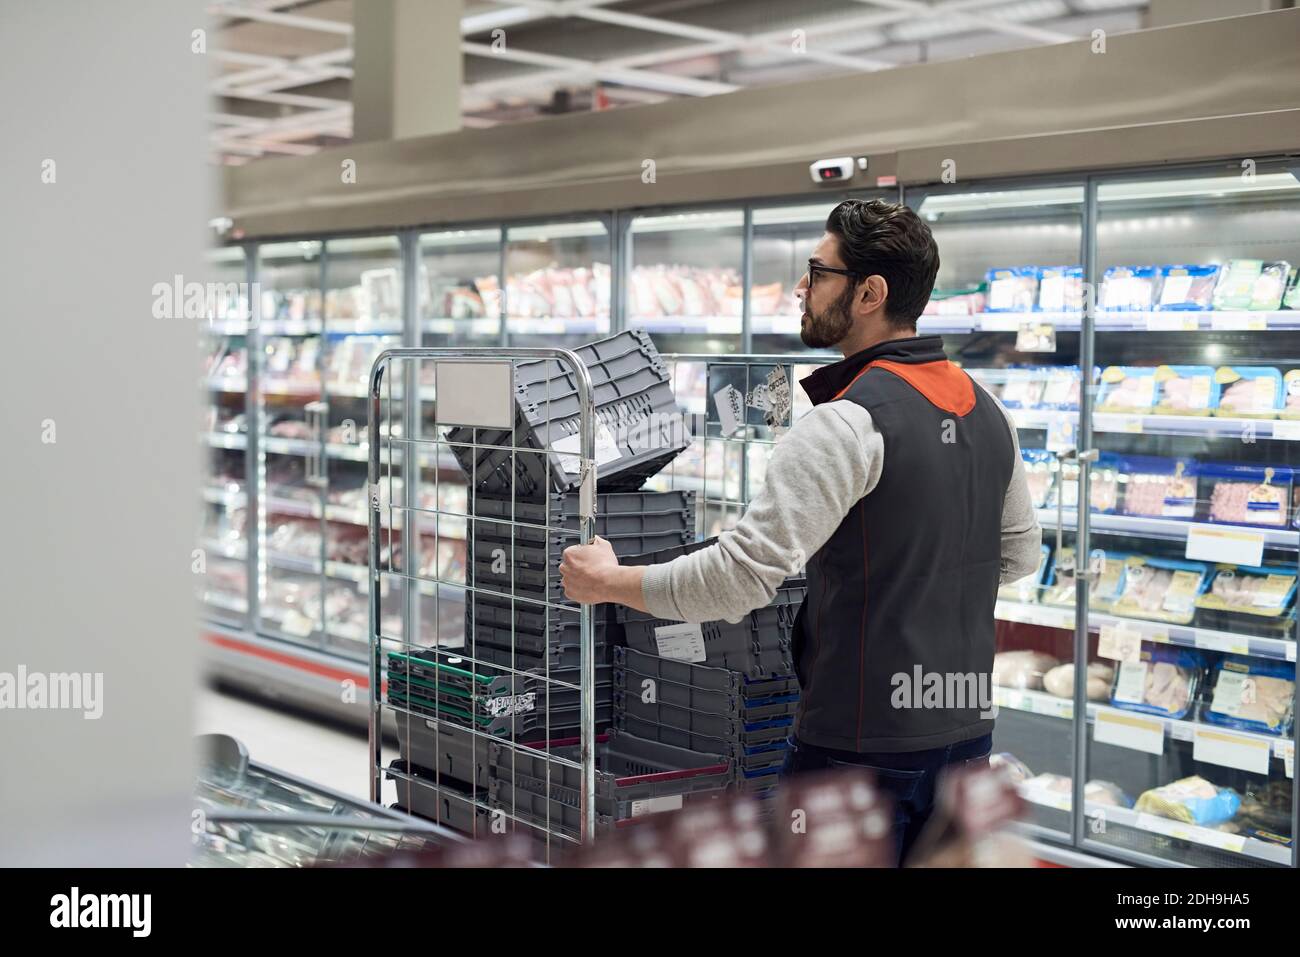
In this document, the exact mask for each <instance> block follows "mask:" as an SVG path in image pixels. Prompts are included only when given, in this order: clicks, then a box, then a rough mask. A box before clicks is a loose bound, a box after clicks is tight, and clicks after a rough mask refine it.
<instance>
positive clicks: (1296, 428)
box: [1272, 419, 1300, 442]
mask: <svg viewBox="0 0 1300 957" xmlns="http://www.w3.org/2000/svg"><path fill="white" fill-rule="evenodd" d="M1272 426H1273V438H1275V439H1279V440H1281V441H1283V442H1300V419H1278V420H1277V421H1276V422H1273V423H1272Z"/></svg>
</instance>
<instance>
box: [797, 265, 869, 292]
mask: <svg viewBox="0 0 1300 957" xmlns="http://www.w3.org/2000/svg"><path fill="white" fill-rule="evenodd" d="M819 272H833V273H835V274H836V275H837V276H855V277H858V278H861V276H862V273H860V272H855V271H854V270H852V269H837V268H835V267H834V266H824V265H822V264H821V263H818V262H813V261H812V260H811V259H810V260H808V285H810V286H811V285H812V284H813V282H814V281H815V280H816V279H817V274H818V273H819Z"/></svg>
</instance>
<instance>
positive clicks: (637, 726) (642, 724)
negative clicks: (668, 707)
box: [614, 707, 793, 751]
mask: <svg viewBox="0 0 1300 957" xmlns="http://www.w3.org/2000/svg"><path fill="white" fill-rule="evenodd" d="M614 726H615V727H616V728H618V729H619V730H621V731H626V732H628V733H629V734H634V735H636V736H637V737H639V738H649V739H650V740H652V741H662V742H663V743H664V744H671V745H675V746H676V747H679V748H689V749H690V750H693V751H694V750H699V751H707V750H708V749H709V748H716V747H717V742H718V741H719V740H722V741H726V742H730V744H729V747H757V746H761V745H765V744H775V743H776V742H778V741H785V740H787V739H788V738H789V737H790V732H791V729H792V728H793V722H787V721H764V722H759V724H758V727H756V728H749V729H747V728H746V726H745V725H743V724H741V723H740V722H735V723H734V724H733V725H732V726H731V733H730V734H726V735H709V734H700V733H697V732H693V731H687V730H685V729H683V728H674V727H672V726H671V725H666V724H659V723H657V722H655V721H651V720H647V719H646V718H643V717H638V716H637V715H635V714H631V713H629V712H628V711H626V710H624V709H622V708H619V707H615V709H614Z"/></svg>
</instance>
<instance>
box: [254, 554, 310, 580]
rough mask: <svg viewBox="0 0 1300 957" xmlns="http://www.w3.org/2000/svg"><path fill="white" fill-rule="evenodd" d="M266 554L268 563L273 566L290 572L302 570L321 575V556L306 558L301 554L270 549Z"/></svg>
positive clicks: (308, 573) (305, 572)
mask: <svg viewBox="0 0 1300 957" xmlns="http://www.w3.org/2000/svg"><path fill="white" fill-rule="evenodd" d="M264 554H265V556H266V563H267V564H268V565H270V566H271V567H272V568H279V569H282V570H284V571H289V572H302V573H304V574H307V575H319V574H320V573H321V564H320V559H319V558H304V557H303V556H301V555H288V554H285V553H284V552H273V551H270V550H267V551H266V552H265V553H264Z"/></svg>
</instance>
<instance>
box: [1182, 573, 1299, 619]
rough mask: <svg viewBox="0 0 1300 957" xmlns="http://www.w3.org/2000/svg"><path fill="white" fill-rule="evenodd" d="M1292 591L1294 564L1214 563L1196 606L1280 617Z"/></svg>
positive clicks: (1285, 608) (1293, 587)
mask: <svg viewBox="0 0 1300 957" xmlns="http://www.w3.org/2000/svg"><path fill="white" fill-rule="evenodd" d="M1295 593H1296V571H1295V569H1294V568H1267V567H1251V566H1249V565H1217V566H1215V571H1214V578H1213V579H1212V580H1211V581H1210V587H1209V589H1207V590H1206V591H1205V592H1204V593H1203V594H1202V595H1201V596H1200V597H1199V598H1197V599H1196V606H1197V607H1198V608H1209V609H1213V610H1215V611H1231V612H1237V613H1239V614H1243V615H1258V616H1261V617H1264V618H1280V617H1281V616H1282V615H1284V614H1286V612H1287V610H1288V609H1289V608H1290V607H1291V601H1292V599H1294V598H1295Z"/></svg>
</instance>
